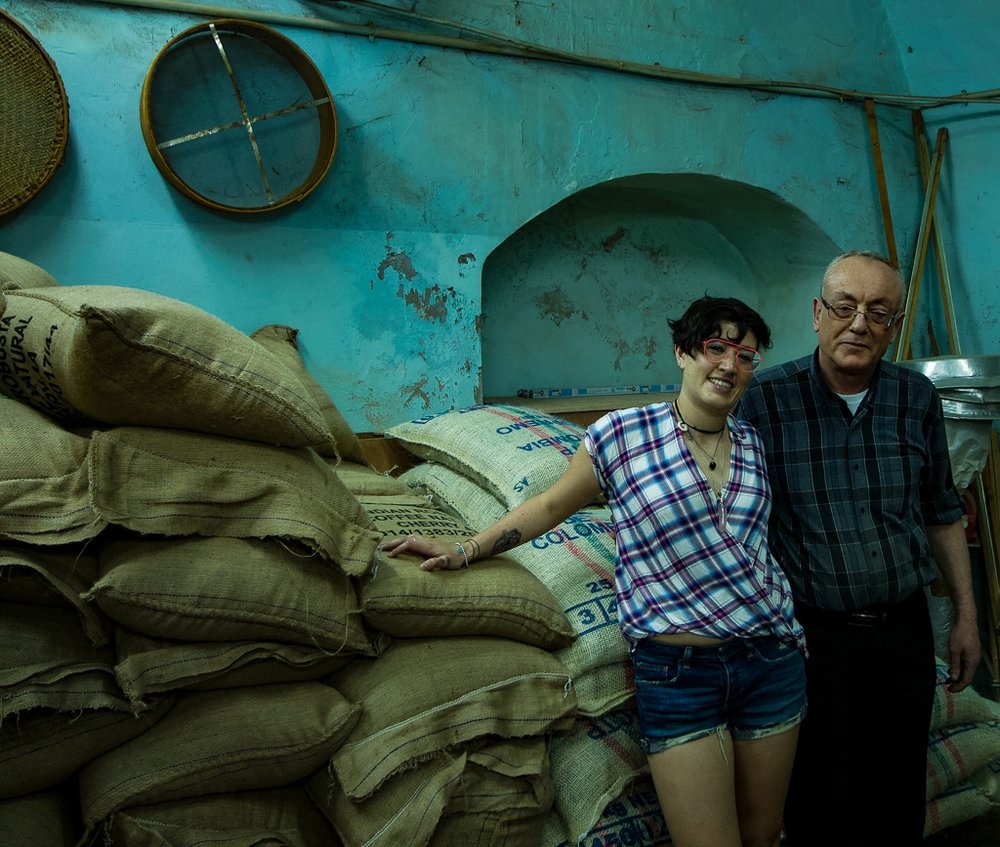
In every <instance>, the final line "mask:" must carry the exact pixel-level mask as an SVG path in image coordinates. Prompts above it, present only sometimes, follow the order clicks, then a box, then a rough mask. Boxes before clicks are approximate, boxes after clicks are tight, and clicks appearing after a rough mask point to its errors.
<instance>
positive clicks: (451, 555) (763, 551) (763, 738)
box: [382, 297, 805, 847]
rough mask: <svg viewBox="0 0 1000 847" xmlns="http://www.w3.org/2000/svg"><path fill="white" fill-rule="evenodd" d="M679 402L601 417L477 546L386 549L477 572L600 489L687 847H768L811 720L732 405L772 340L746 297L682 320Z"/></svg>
mask: <svg viewBox="0 0 1000 847" xmlns="http://www.w3.org/2000/svg"><path fill="white" fill-rule="evenodd" d="M669 325H670V328H671V330H672V332H673V342H674V355H675V356H676V358H677V364H678V365H679V366H680V368H681V371H682V381H681V390H680V393H679V395H678V397H677V399H676V400H675V401H674V402H673V403H655V404H652V405H650V406H645V407H641V408H635V409H624V410H619V411H614V412H611V413H609V414H607V415H605V416H604V417H603V418H601V419H600V420H598V421H597V422H595V423H594V424H592V425H591V426H590V427H589V428H588V429H587V432H586V436H585V438H584V441H583V443H582V445H581V447H580V448H579V450H578V451H577V453H576V455H575V456H574V457H573V458H572V459H571V461H570V464H569V467H568V468H567V470H566V473H565V474H564V475H563V477H562V478H561V479H560V480H559V481H558V482H556V483H555V484H554V485H553V486H552V487H551V488H549V489H548V490H547V491H544V492H542V493H541V494H538V495H536V496H535V497H533V498H532V499H530V500H528V501H527V502H525V503H523V504H522V505H520V506H518V507H517V508H516V509H514V510H512V511H511V512H509V513H508V514H507V515H505V516H504V517H503V518H501V519H500V520H499V521H497V522H496V523H495V524H493V525H492V526H490V527H488V528H487V529H485V530H483V531H482V532H479V533H477V534H476V535H474V536H473V537H472V538H470V539H468V540H467V541H465V542H464V543H463V544H445V543H444V542H442V541H438V540H436V539H433V538H426V537H424V536H420V535H413V536H408V537H406V538H390V539H386V540H385V541H384V542H383V543H382V549H383V550H384V551H386V552H387V553H388V555H390V556H395V555H397V554H399V553H417V554H419V555H422V556H426V557H427V558H426V559H425V560H424V561H423V562H422V563H421V565H420V567H421V568H423V569H424V570H448V569H456V568H460V567H467V566H468V565H469V564H471V563H472V562H474V561H475V560H476V559H478V558H480V557H481V556H482V555H496V554H498V553H501V552H503V551H505V550H509V549H511V548H513V547H516V546H518V545H519V544H523V543H525V542H527V541H530V540H532V539H533V538H535V537H536V536H539V535H541V534H543V533H545V532H547V531H548V530H550V529H551V528H552V527H554V526H556V525H557V524H559V523H560V522H562V521H563V520H565V519H566V518H567V517H569V516H570V515H571V514H573V513H574V512H576V511H578V510H580V509H582V508H583V507H585V506H586V505H587V504H589V503H591V502H592V501H593V500H594V498H595V497H596V496H597V495H598V494H599V493H603V494H604V495H605V496H606V497H607V500H608V505H609V507H610V509H611V515H612V518H613V521H614V524H615V532H616V544H617V564H616V572H615V583H616V586H615V589H616V593H617V598H618V616H619V622H620V624H621V628H622V632H623V634H624V636H625V638H626V639H627V640H628V642H629V644H630V646H631V652H632V661H633V664H634V667H635V686H636V702H637V705H638V710H639V725H640V730H641V733H642V745H643V749H644V750H645V752H646V755H647V757H648V761H649V766H650V771H651V773H652V777H653V782H654V784H655V786H656V792H657V796H658V797H659V801H660V805H661V806H662V808H663V813H664V817H665V818H666V821H667V826H668V827H669V829H670V834H671V838H672V839H673V842H674V844H675V845H677V847H772V845H776V844H778V841H779V837H780V833H781V819H782V807H783V804H784V800H785V794H786V792H787V788H788V780H789V774H790V772H791V766H792V760H793V758H794V752H795V744H796V739H797V737H798V725H799V723H800V721H801V720H802V717H803V715H804V712H805V677H804V672H803V639H802V630H801V628H800V627H799V625H798V623H797V622H796V621H795V619H794V617H793V609H792V598H791V591H790V589H789V585H788V582H787V580H786V579H785V576H784V574H783V573H782V572H781V571H780V570H779V568H778V566H777V564H776V562H775V560H774V558H773V557H772V555H771V553H770V551H769V549H768V545H767V522H768V514H769V511H770V499H771V497H770V489H769V487H768V483H767V477H766V475H765V466H764V454H763V450H762V449H761V444H760V439H759V437H758V435H757V432H756V431H755V430H754V429H752V428H751V427H750V426H748V425H747V424H746V423H743V422H740V421H737V420H736V419H735V418H733V417H731V416H730V414H729V413H730V412H731V411H732V409H733V407H734V406H735V404H736V402H737V400H738V399H739V398H740V396H741V395H742V394H743V392H744V391H745V390H746V387H747V384H748V383H749V381H750V378H751V374H752V372H753V371H754V370H755V369H756V368H757V367H758V366H759V364H760V362H761V359H762V356H761V352H760V351H761V350H762V349H766V348H767V347H770V344H771V333H770V330H769V329H768V327H767V325H766V324H765V323H764V321H763V319H762V318H761V317H760V315H759V314H757V312H755V311H754V310H753V309H751V308H750V307H749V306H747V305H746V304H745V303H743V302H741V301H740V300H736V299H734V298H716V297H703V298H701V299H699V300H696V301H695V302H693V303H692V304H691V305H690V306H689V307H688V309H687V311H686V312H685V313H684V315H683V316H682V317H681V318H680V319H678V320H671V321H669Z"/></svg>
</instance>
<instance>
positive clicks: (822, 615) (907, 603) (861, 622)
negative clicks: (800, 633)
mask: <svg viewBox="0 0 1000 847" xmlns="http://www.w3.org/2000/svg"><path fill="white" fill-rule="evenodd" d="M921 597H922V592H920V591H917V592H914V593H913V594H911V595H910V596H909V597H907V598H906V599H905V600H900V601H899V602H898V603H876V604H875V605H872V606H865V607H864V608H861V609H846V610H838V609H821V608H819V607H818V606H807V605H805V604H804V603H796V604H795V617H797V618H798V619H799V623H804V624H808V623H828V624H842V625H844V626H857V627H863V628H866V629H872V628H874V627H877V626H882V625H883V624H884V623H886V622H887V621H890V620H892V619H893V618H896V617H898V616H900V615H901V614H905V613H907V612H909V611H911V610H912V609H913V607H914V604H915V603H916V602H917V601H918V599H919V598H921Z"/></svg>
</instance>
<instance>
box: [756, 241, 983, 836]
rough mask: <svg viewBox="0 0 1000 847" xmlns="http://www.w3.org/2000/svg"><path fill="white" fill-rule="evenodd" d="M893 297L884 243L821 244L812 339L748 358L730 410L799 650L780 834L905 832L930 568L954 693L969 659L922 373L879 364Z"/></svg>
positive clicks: (937, 408)
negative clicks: (801, 679)
mask: <svg viewBox="0 0 1000 847" xmlns="http://www.w3.org/2000/svg"><path fill="white" fill-rule="evenodd" d="M903 296H904V285H903V280H902V278H901V276H900V275H899V273H898V271H897V270H896V269H895V268H894V267H893V266H892V265H891V264H890V263H889V262H888V260H886V259H885V258H884V257H882V256H879V255H877V254H874V253H869V252H851V253H846V254H844V255H842V256H839V257H838V258H836V259H835V260H834V261H833V262H832V263H831V264H830V266H829V267H828V268H827V270H826V273H825V275H824V277H823V284H822V289H821V293H820V296H819V297H817V298H816V299H815V300H813V309H812V321H813V329H814V331H815V332H817V333H818V340H819V343H818V347H817V349H816V350H815V351H814V352H813V353H812V354H811V355H809V356H806V357H804V358H802V359H799V360H797V361H793V362H788V363H786V364H783V365H779V366H777V367H774V368H770V369H768V370H766V371H763V372H762V373H761V374H760V376H759V377H758V378H757V379H756V380H754V382H753V383H752V384H751V386H750V388H749V389H748V390H747V393H746V394H745V395H744V398H743V400H742V403H741V407H740V409H739V411H738V412H737V416H738V417H742V418H746V419H747V420H749V421H750V422H751V423H752V424H754V425H755V426H756V427H757V429H758V430H759V431H760V433H761V435H762V437H763V440H764V445H765V451H766V453H767V457H768V470H769V476H770V479H771V487H772V491H773V496H774V505H773V509H772V512H771V527H770V535H771V545H772V549H773V550H774V552H775V555H776V556H777V558H778V561H779V563H780V564H781V566H782V568H783V569H784V571H785V573H786V574H787V575H788V577H789V581H790V582H791V585H792V591H793V594H794V596H795V601H796V602H795V609H796V616H797V618H798V619H799V621H800V622H801V624H802V625H803V627H804V629H805V633H806V647H807V649H808V651H809V657H808V659H807V662H806V678H807V697H808V716H807V717H806V720H805V722H804V724H803V727H802V732H801V735H800V739H799V748H798V752H797V755H796V762H795V768H794V772H793V776H792V786H791V790H790V792H789V795H788V801H787V803H786V805H785V828H786V833H787V836H788V843H789V845H792V847H825V845H830V847H833V845H837V847H842V846H843V845H845V844H850V845H852V847H863V845H873V846H874V845H886V844H892V845H894V847H904V845H905V847H910V845H919V844H920V842H921V839H922V831H923V823H924V814H925V797H924V792H925V781H926V757H927V733H928V726H929V723H930V713H931V706H932V703H933V694H934V680H935V666H934V647H933V637H932V632H931V625H930V618H929V615H928V611H927V604H926V599H925V595H924V586H925V585H927V584H928V583H930V582H931V581H932V580H933V579H935V578H936V577H937V575H938V569H940V573H941V574H942V575H943V576H944V578H945V580H946V582H947V584H948V587H949V589H950V591H951V596H952V600H953V602H954V608H955V621H954V625H953V627H952V631H951V636H950V656H949V662H950V672H951V680H952V688H953V689H954V690H958V689H961V688H964V687H965V686H966V685H968V684H969V682H971V680H972V676H973V673H974V671H975V667H976V664H977V663H978V661H979V655H980V644H979V635H978V628H977V623H976V609H975V601H974V599H973V595H972V586H971V575H970V566H969V551H968V547H967V545H966V541H965V534H964V529H963V526H962V520H961V518H962V514H963V507H962V501H961V498H960V496H959V493H958V492H957V491H956V490H955V487H954V484H953V483H952V477H951V467H950V462H949V457H948V445H947V440H946V435H945V429H944V420H943V415H942V411H941V402H940V399H939V398H938V397H937V394H936V393H935V390H934V387H933V385H932V384H931V383H930V381H929V380H927V379H926V378H925V377H924V376H922V375H920V374H918V373H916V372H914V371H911V370H908V369H904V368H899V367H896V366H894V365H892V364H890V363H888V362H885V361H883V356H884V355H885V353H886V351H887V350H888V349H889V345H890V344H891V343H892V341H893V339H894V338H895V336H896V333H897V332H898V328H899V319H900V317H901V315H902V308H903Z"/></svg>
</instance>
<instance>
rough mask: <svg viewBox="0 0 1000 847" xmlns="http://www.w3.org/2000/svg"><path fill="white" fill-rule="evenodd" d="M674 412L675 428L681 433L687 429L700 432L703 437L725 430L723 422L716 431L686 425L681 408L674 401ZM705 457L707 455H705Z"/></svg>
mask: <svg viewBox="0 0 1000 847" xmlns="http://www.w3.org/2000/svg"><path fill="white" fill-rule="evenodd" d="M674 412H676V413H677V421H678V423H677V427H678V429H680V431H681V432H687V431H688V430H689V429H693V430H694V431H695V432H702V433H704V434H705V435H715V433H717V432H722V430H724V429H725V428H726V422H725V421H723V422H722V426H720V427H719V428H718V429H701V428H700V427H697V426H695V425H694V424H690V423H688V422H687V421H686V420H684V415H682V414H681V407H680V405H679V404H678V402H677V401H676V400H674ZM720 438H721V436H720ZM715 446H716V448H718V446H719V445H718V444H716V445H715ZM706 455H708V454H707V453H706Z"/></svg>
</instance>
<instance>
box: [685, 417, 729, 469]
mask: <svg viewBox="0 0 1000 847" xmlns="http://www.w3.org/2000/svg"><path fill="white" fill-rule="evenodd" d="M724 430H725V427H723V428H722V429H720V430H718V432H719V437H718V438H716V439H715V449H714V450H713V451H712V455H711V456H709V455H708V451H707V450H706V449H705V448H704V447H702V446H701V445H700V444H699V443H698V441H697V439H695V437H694V436H693V435H691V434H688V441H690V442H691V443H692V444H693V445H694V446H695V447H697V448H698V449H699V450H701V452H702V453H703V454H704V455H705V458H706V459H708V469H709V470H710V471H714V470H715V469H716V467H718V465H716V463H715V457H716V455H718V453H719V445H720V444H721V443H722V435H723V431H724ZM698 432H701V430H698Z"/></svg>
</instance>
